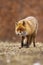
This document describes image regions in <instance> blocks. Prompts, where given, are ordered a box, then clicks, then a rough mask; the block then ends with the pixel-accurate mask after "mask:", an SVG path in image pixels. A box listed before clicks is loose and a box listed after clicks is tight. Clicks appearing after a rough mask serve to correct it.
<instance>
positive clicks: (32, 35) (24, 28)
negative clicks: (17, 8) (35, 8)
mask: <svg viewBox="0 0 43 65" xmlns="http://www.w3.org/2000/svg"><path fill="white" fill-rule="evenodd" d="M37 30H38V21H37V19H36V18H35V17H33V16H29V17H27V18H25V19H22V20H20V21H18V22H17V24H16V26H15V33H16V34H17V35H20V36H22V41H21V47H23V45H24V41H25V40H26V41H25V42H26V47H29V45H30V44H31V42H33V45H34V47H35V39H36V35H37Z"/></svg>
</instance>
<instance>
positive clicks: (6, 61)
mask: <svg viewBox="0 0 43 65" xmlns="http://www.w3.org/2000/svg"><path fill="white" fill-rule="evenodd" d="M19 47H20V43H18V42H16V43H14V42H7V41H6V42H2V41H0V65H43V43H41V42H40V43H39V42H37V43H36V47H33V44H31V45H30V47H29V48H25V47H23V48H21V49H19Z"/></svg>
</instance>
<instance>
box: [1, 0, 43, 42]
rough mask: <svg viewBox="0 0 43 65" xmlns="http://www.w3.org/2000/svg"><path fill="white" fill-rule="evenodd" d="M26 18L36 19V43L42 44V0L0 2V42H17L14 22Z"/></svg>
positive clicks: (7, 0)
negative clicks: (37, 25) (37, 26)
mask: <svg viewBox="0 0 43 65" xmlns="http://www.w3.org/2000/svg"><path fill="white" fill-rule="evenodd" d="M28 16H35V17H36V18H37V19H38V23H39V29H38V34H37V41H40V42H43V0H0V40H3V41H6V40H12V41H19V40H20V38H19V36H17V35H16V34H15V22H17V21H19V20H20V19H23V18H25V17H28Z"/></svg>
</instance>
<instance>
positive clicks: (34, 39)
mask: <svg viewBox="0 0 43 65" xmlns="http://www.w3.org/2000/svg"><path fill="white" fill-rule="evenodd" d="M35 42H36V36H33V46H34V47H36V45H35Z"/></svg>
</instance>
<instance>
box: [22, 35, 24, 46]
mask: <svg viewBox="0 0 43 65" xmlns="http://www.w3.org/2000/svg"><path fill="white" fill-rule="evenodd" d="M23 41H24V36H22V41H21V47H23V45H24V43H23Z"/></svg>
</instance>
